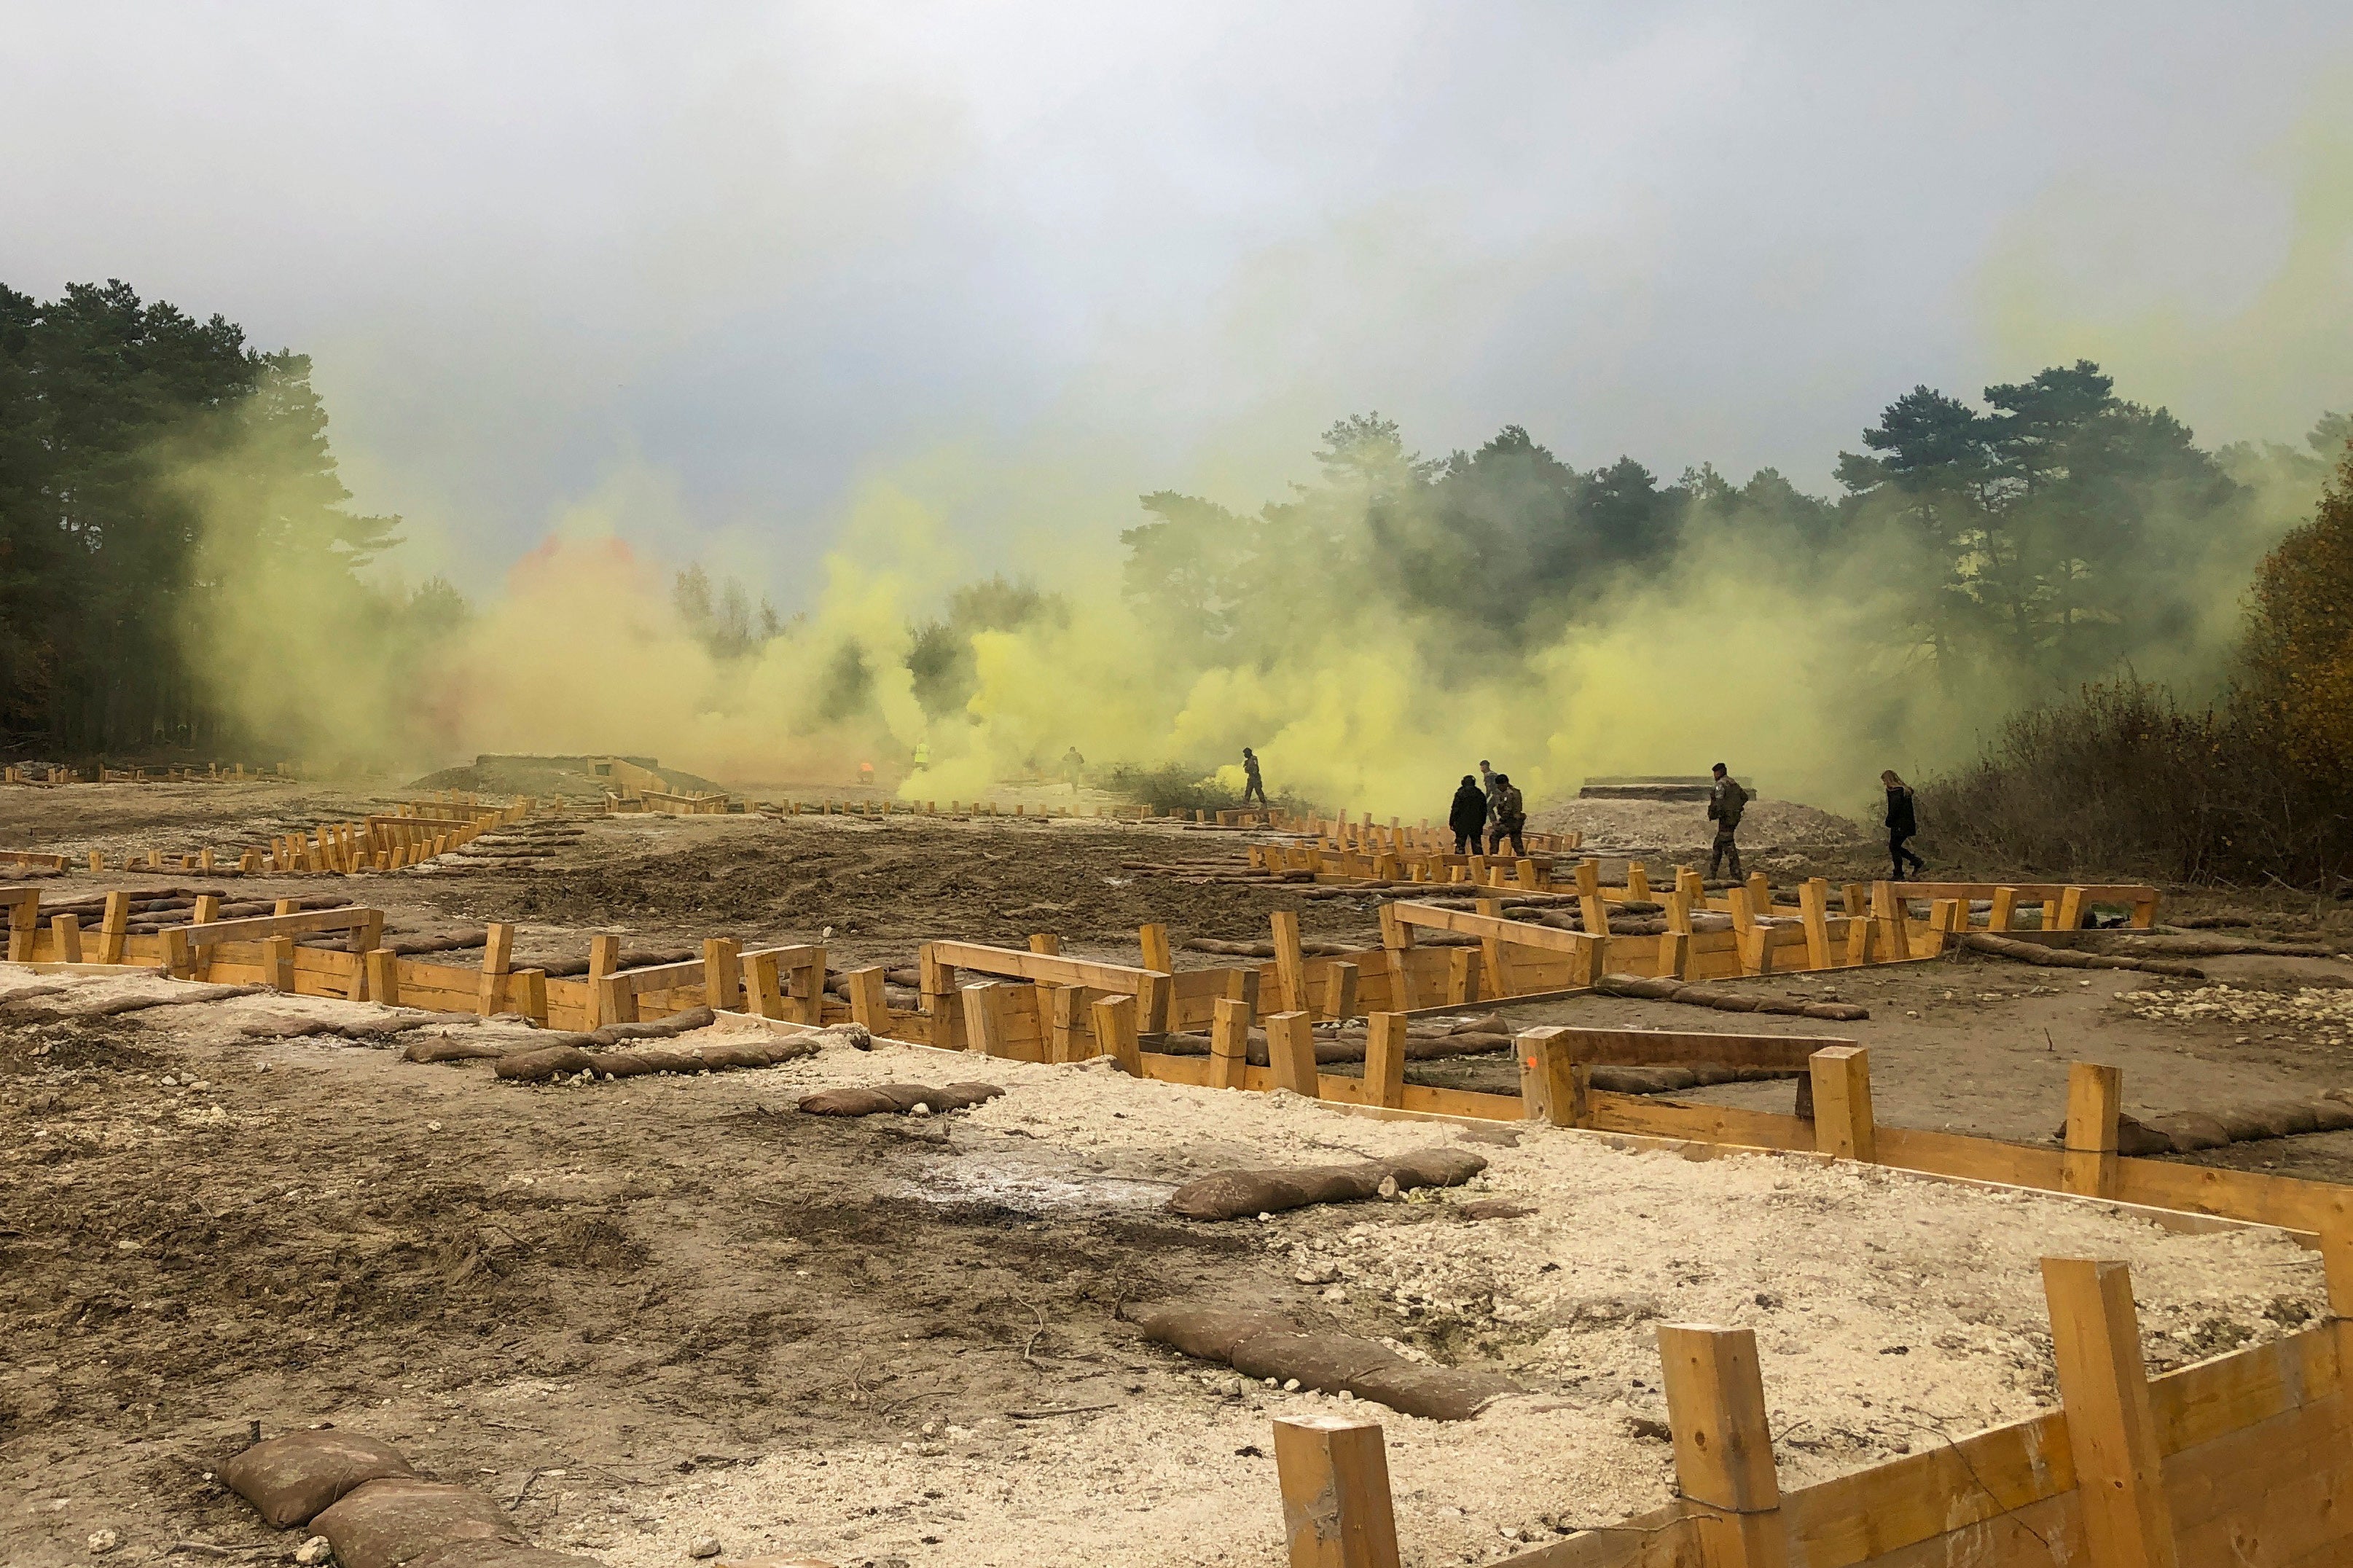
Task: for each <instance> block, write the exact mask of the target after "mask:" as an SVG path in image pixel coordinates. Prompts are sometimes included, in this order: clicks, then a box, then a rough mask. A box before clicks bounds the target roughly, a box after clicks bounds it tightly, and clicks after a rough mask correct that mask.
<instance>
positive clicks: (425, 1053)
mask: <svg viewBox="0 0 2353 1568" xmlns="http://www.w3.org/2000/svg"><path fill="white" fill-rule="evenodd" d="M508 1054H509V1052H508V1050H507V1048H506V1047H502V1046H493V1045H490V1044H488V1043H486V1042H484V1041H481V1040H453V1039H450V1038H448V1037H447V1036H442V1035H436V1036H435V1037H433V1038H431V1039H429V1040H411V1041H409V1042H408V1045H407V1047H406V1049H404V1050H403V1051H402V1052H401V1053H400V1059H401V1060H402V1061H405V1062H469V1061H495V1060H497V1059H498V1058H501V1057H503V1056H506V1055H508Z"/></svg>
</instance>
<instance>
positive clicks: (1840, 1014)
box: [1804, 1002, 1871, 1024]
mask: <svg viewBox="0 0 2353 1568" xmlns="http://www.w3.org/2000/svg"><path fill="white" fill-rule="evenodd" d="M1804 1012H1805V1015H1806V1016H1807V1017H1809V1018H1820V1019H1822V1020H1823V1021H1825V1022H1827V1023H1832V1024H1855V1023H1860V1022H1862V1020H1863V1019H1865V1018H1868V1017H1870V1016H1871V1009H1870V1008H1868V1007H1865V1006H1863V1005H1861V1004H1859V1003H1854V1002H1809V1003H1807V1004H1806V1005H1805V1008H1804Z"/></svg>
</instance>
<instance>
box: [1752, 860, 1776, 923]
mask: <svg viewBox="0 0 2353 1568" xmlns="http://www.w3.org/2000/svg"><path fill="white" fill-rule="evenodd" d="M1748 908H1749V910H1750V911H1751V912H1753V913H1754V914H1755V915H1756V916H1757V919H1759V920H1764V919H1766V918H1767V916H1769V915H1771V914H1772V912H1773V884H1772V883H1771V882H1769V881H1767V880H1766V878H1765V873H1764V872H1762V871H1751V872H1749V873H1748Z"/></svg>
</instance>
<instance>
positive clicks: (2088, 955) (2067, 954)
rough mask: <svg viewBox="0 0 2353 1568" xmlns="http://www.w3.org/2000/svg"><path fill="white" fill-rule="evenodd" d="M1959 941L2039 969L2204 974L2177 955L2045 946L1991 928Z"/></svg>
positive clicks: (2190, 976)
mask: <svg viewBox="0 0 2353 1568" xmlns="http://www.w3.org/2000/svg"><path fill="white" fill-rule="evenodd" d="M1961 945H1962V946H1963V947H1965V948H1967V949H1968V951H1970V952H1983V953H1989V954H1991V955H1992V956H1993V957H1995V958H2007V959H2010V961H2011V962H2013V963H2028V964H2032V965H2034V966H2035V967H2036V968H2038V969H2137V970H2141V971H2143V972H2145V973H2149V974H2171V975H2174V976H2177V977H2179V978H2180V979H2183V980H2203V979H2205V978H2206V972H2205V971H2204V970H2202V969H2200V968H2199V967H2198V966H2197V965H2196V964H2194V963H2182V962H2181V961H2180V960H2179V959H2171V958H2126V957H2121V956H2118V955H2116V954H2114V953H2105V952H2078V951H2076V950H2075V949H2073V948H2069V947H2046V946H2044V945H2043V944H2042V943H2041V942H2021V941H2019V940H2018V939H2017V938H2016V937H2008V936H2000V935H1998V934H1996V933H1995V932H1992V931H1968V932H1966V933H1964V934H1963V936H1962V937H1961Z"/></svg>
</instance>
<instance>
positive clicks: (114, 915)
mask: <svg viewBox="0 0 2353 1568" xmlns="http://www.w3.org/2000/svg"><path fill="white" fill-rule="evenodd" d="M130 927H131V895H130V894H129V893H126V892H122V891H120V890H117V891H115V892H111V893H109V894H107V895H106V913H105V915H104V916H103V917H101V919H100V921H99V927H98V931H99V944H98V961H99V962H100V963H121V962H122V943H123V939H124V933H125V932H127V931H129V930H130Z"/></svg>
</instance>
